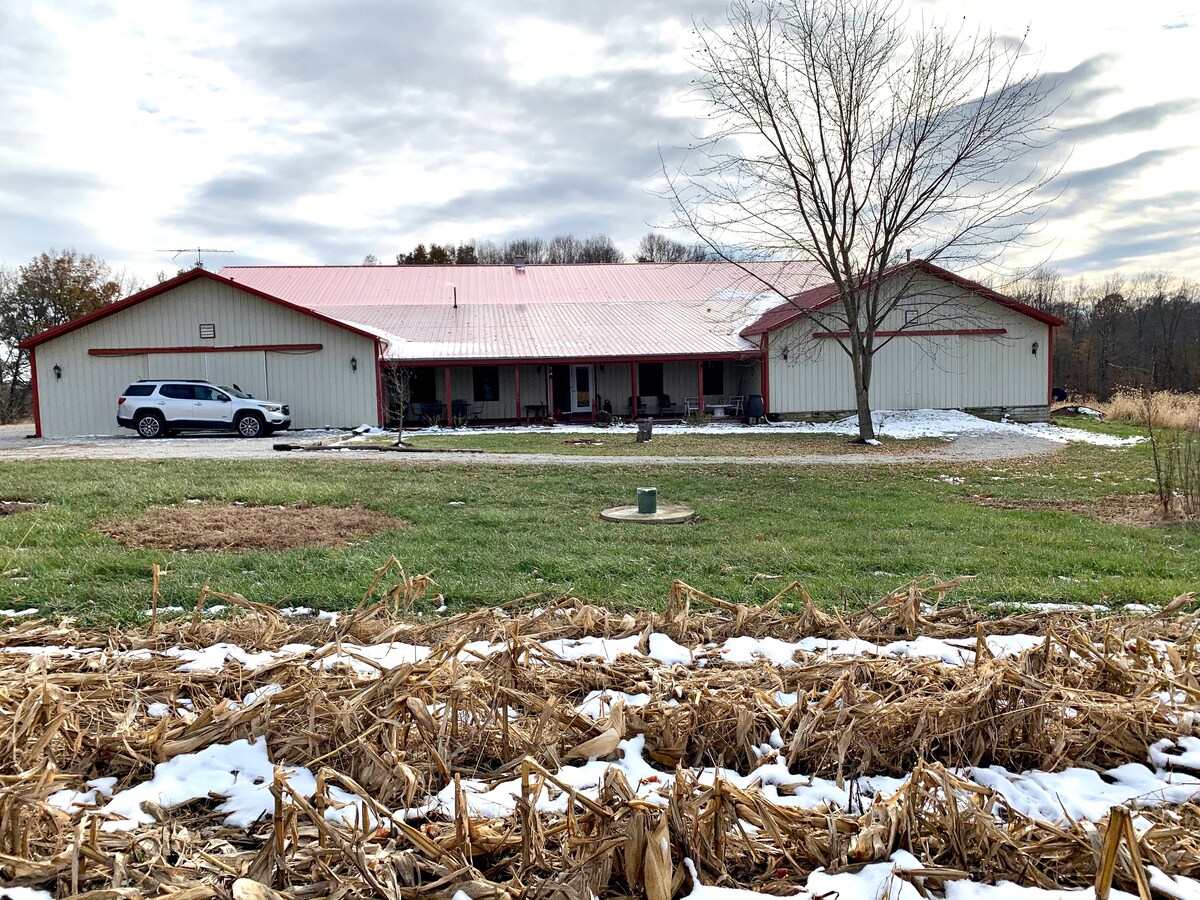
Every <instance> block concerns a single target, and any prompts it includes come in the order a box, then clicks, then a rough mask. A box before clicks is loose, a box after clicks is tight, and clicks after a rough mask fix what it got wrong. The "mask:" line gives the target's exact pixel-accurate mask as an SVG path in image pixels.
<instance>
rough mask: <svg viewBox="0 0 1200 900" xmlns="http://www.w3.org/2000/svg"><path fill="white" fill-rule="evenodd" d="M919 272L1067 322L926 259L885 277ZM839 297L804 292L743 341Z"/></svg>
mask: <svg viewBox="0 0 1200 900" xmlns="http://www.w3.org/2000/svg"><path fill="white" fill-rule="evenodd" d="M914 269H915V270H919V271H922V272H926V273H928V274H930V275H933V276H936V277H937V278H941V279H942V280H943V281H948V282H949V283H950V284H953V285H957V286H958V287H960V288H963V289H964V290H967V291H970V292H971V293H973V294H978V295H979V296H981V297H984V298H986V299H988V300H991V301H993V302H994V303H998V304H1000V305H1001V306H1003V307H1006V308H1007V309H1011V310H1013V311H1014V312H1019V313H1021V314H1022V315H1026V316H1029V317H1030V318H1031V319H1036V320H1037V321H1039V322H1043V323H1045V324H1046V325H1062V324H1063V320H1062V319H1060V318H1058V317H1057V316H1054V315H1051V314H1050V313H1048V312H1044V311H1042V310H1040V309H1038V308H1037V307H1036V306H1030V305H1029V304H1028V303H1022V302H1021V301H1020V300H1014V299H1013V298H1012V297H1006V296H1004V295H1003V294H1001V293H999V292H998V291H993V290H992V289H991V288H989V287H986V286H985V285H982V284H980V283H979V282H978V281H972V280H971V279H969V278H963V277H962V276H961V275H955V274H954V273H953V272H951V271H949V270H948V269H943V268H942V267H941V266H938V265H935V264H934V263H931V262H929V261H928V260H924V259H914V260H913V261H912V262H908V263H902V264H901V265H899V266H896V267H895V268H892V269H888V270H887V271H886V272H884V273H883V275H882V277H883V278H890V277H892V276H893V275H899V274H900V273H901V272H907V271H911V270H914ZM870 283H871V281H870V280H868V281H867V282H865V283H864V285H863V287H866V286H867V285H869V284H870ZM838 297H839V294H838V291H837V286H836V285H833V284H825V285H821V286H820V287H815V288H811V289H810V290H807V291H803V292H802V293H799V294H797V295H796V296H795V297H792V298H791V299H789V300H788V301H787V302H786V303H781V304H779V305H778V306H776V307H774V308H772V309H769V310H767V311H766V312H765V313H763V314H762V315H761V316H760V317H759V318H758V320H757V321H756V322H754V323H752V324H751V325H749V326H747V327H746V328H743V329H742V331H741V335H742V337H750V336H751V335H755V334H766V333H767V332H769V331H774V330H775V329H776V328H782V327H783V326H784V325H788V324H790V323H792V322H794V321H796V320H797V319H801V318H803V317H804V316H805V314H807V313H809V312H812V311H814V310H818V309H824V308H825V307H826V306H829V305H830V304H832V303H835V302H837V299H838Z"/></svg>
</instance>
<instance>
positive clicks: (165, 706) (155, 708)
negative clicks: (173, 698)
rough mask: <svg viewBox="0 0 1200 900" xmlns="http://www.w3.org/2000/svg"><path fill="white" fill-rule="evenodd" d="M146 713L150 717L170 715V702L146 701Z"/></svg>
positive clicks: (161, 717) (156, 717)
mask: <svg viewBox="0 0 1200 900" xmlns="http://www.w3.org/2000/svg"><path fill="white" fill-rule="evenodd" d="M146 715H148V716H149V717H150V718H152V719H165V718H166V717H167V716H169V715H171V704H169V703H148V704H147V705H146Z"/></svg>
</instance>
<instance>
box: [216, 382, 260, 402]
mask: <svg viewBox="0 0 1200 900" xmlns="http://www.w3.org/2000/svg"><path fill="white" fill-rule="evenodd" d="M218 387H220V388H221V390H223V391H224V392H225V393H227V394H233V396H235V397H241V398H242V399H243V400H253V399H254V395H252V394H247V393H246V392H245V391H239V390H238V389H237V388H235V387H230V386H229V385H227V384H222V385H218Z"/></svg>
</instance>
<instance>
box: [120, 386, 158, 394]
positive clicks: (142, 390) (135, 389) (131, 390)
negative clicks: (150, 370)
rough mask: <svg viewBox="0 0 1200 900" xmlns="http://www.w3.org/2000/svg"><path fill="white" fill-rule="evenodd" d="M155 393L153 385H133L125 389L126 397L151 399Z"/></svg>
mask: <svg viewBox="0 0 1200 900" xmlns="http://www.w3.org/2000/svg"><path fill="white" fill-rule="evenodd" d="M153 393H154V385H152V384H131V385H130V386H129V387H127V388H125V396H126V397H149V396H150V395H151V394H153Z"/></svg>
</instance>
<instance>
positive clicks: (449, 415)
mask: <svg viewBox="0 0 1200 900" xmlns="http://www.w3.org/2000/svg"><path fill="white" fill-rule="evenodd" d="M453 411H454V407H453V406H451V395H450V367H449V366H446V427H447V428H452V427H453V426H454V419H453V416H452V413H453Z"/></svg>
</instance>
